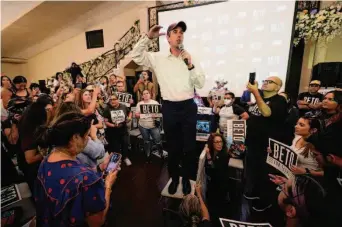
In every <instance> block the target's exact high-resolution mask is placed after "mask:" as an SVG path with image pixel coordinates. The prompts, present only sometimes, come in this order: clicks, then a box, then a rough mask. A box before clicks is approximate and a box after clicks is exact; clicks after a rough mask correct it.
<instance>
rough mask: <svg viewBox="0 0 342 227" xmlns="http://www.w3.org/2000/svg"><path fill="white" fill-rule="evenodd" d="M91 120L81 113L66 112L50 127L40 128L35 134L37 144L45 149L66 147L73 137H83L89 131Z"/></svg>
mask: <svg viewBox="0 0 342 227" xmlns="http://www.w3.org/2000/svg"><path fill="white" fill-rule="evenodd" d="M90 126H91V120H90V119H89V118H87V117H85V116H84V115H83V114H81V113H76V112H67V113H64V114H62V115H61V116H59V117H58V118H57V119H56V120H55V121H54V122H52V123H51V125H50V126H49V127H48V126H41V127H40V128H39V130H38V132H37V141H38V144H44V145H46V146H47V147H66V146H67V145H68V144H69V142H70V140H71V138H72V137H73V136H74V135H80V136H81V137H84V136H85V134H86V133H87V132H88V131H89V129H90Z"/></svg>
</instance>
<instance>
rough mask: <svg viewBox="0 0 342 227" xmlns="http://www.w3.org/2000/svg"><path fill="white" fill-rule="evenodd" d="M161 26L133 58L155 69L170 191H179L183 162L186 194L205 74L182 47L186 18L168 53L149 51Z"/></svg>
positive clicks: (170, 32)
mask: <svg viewBox="0 0 342 227" xmlns="http://www.w3.org/2000/svg"><path fill="white" fill-rule="evenodd" d="M161 28H162V27H161V26H159V25H155V26H153V27H152V28H151V29H150V31H149V32H148V34H147V35H146V36H144V37H143V38H142V39H141V40H140V41H139V42H138V43H137V44H136V46H135V47H134V49H133V50H132V54H131V56H132V59H133V61H134V62H135V63H137V64H138V65H142V66H145V67H148V68H150V69H153V71H154V72H155V74H156V77H157V80H158V82H159V85H160V90H161V95H162V98H163V103H162V105H163V108H162V113H163V123H164V132H165V138H166V142H167V143H168V160H169V163H168V171H169V174H170V176H171V178H172V182H171V184H170V186H169V188H168V191H169V193H170V194H174V193H176V191H177V187H178V184H179V176H180V169H179V165H180V163H182V172H183V179H182V184H183V193H184V194H185V195H186V194H189V193H190V192H191V186H190V181H189V177H190V173H191V171H192V168H193V167H195V163H196V161H195V155H194V152H195V149H196V115H197V105H196V104H195V102H194V99H193V98H194V89H195V88H202V87H203V86H204V80H205V76H204V73H203V71H202V69H201V66H200V64H199V63H198V62H196V61H194V60H193V58H192V57H191V55H190V54H189V53H188V52H187V51H184V50H183V47H182V43H183V39H184V32H185V31H186V24H185V23H184V22H183V21H180V22H178V23H173V24H171V25H170V26H169V27H168V29H167V34H166V39H167V41H168V43H169V45H170V49H169V51H168V52H167V53H160V52H159V53H152V52H147V51H146V49H147V47H148V44H149V43H151V39H154V38H158V37H159V36H161V35H165V33H160V29H161Z"/></svg>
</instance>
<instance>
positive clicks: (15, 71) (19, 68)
mask: <svg viewBox="0 0 342 227" xmlns="http://www.w3.org/2000/svg"><path fill="white" fill-rule="evenodd" d="M1 72H2V73H5V75H7V76H8V77H10V78H11V79H13V78H14V77H15V76H18V75H23V76H26V74H27V64H12V63H1ZM29 82H30V81H29Z"/></svg>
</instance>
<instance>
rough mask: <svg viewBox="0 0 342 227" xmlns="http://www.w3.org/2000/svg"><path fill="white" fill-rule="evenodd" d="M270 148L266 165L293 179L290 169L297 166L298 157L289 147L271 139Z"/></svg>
mask: <svg viewBox="0 0 342 227" xmlns="http://www.w3.org/2000/svg"><path fill="white" fill-rule="evenodd" d="M269 148H270V149H271V152H270V153H268V155H267V159H266V163H267V164H269V165H271V166H273V167H274V168H276V169H277V170H279V171H280V172H282V173H283V174H284V175H285V176H286V177H287V178H293V177H294V175H293V173H292V172H291V169H290V167H291V166H296V165H297V160H298V155H297V154H296V152H294V151H293V150H292V149H291V148H290V147H289V146H287V145H285V144H283V143H281V142H279V141H277V140H274V139H271V138H270V139H269Z"/></svg>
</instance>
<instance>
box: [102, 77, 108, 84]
mask: <svg viewBox="0 0 342 227" xmlns="http://www.w3.org/2000/svg"><path fill="white" fill-rule="evenodd" d="M103 78H105V79H106V83H107V85H108V84H109V79H108V77H106V76H101V77H100V81H101V79H103Z"/></svg>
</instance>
